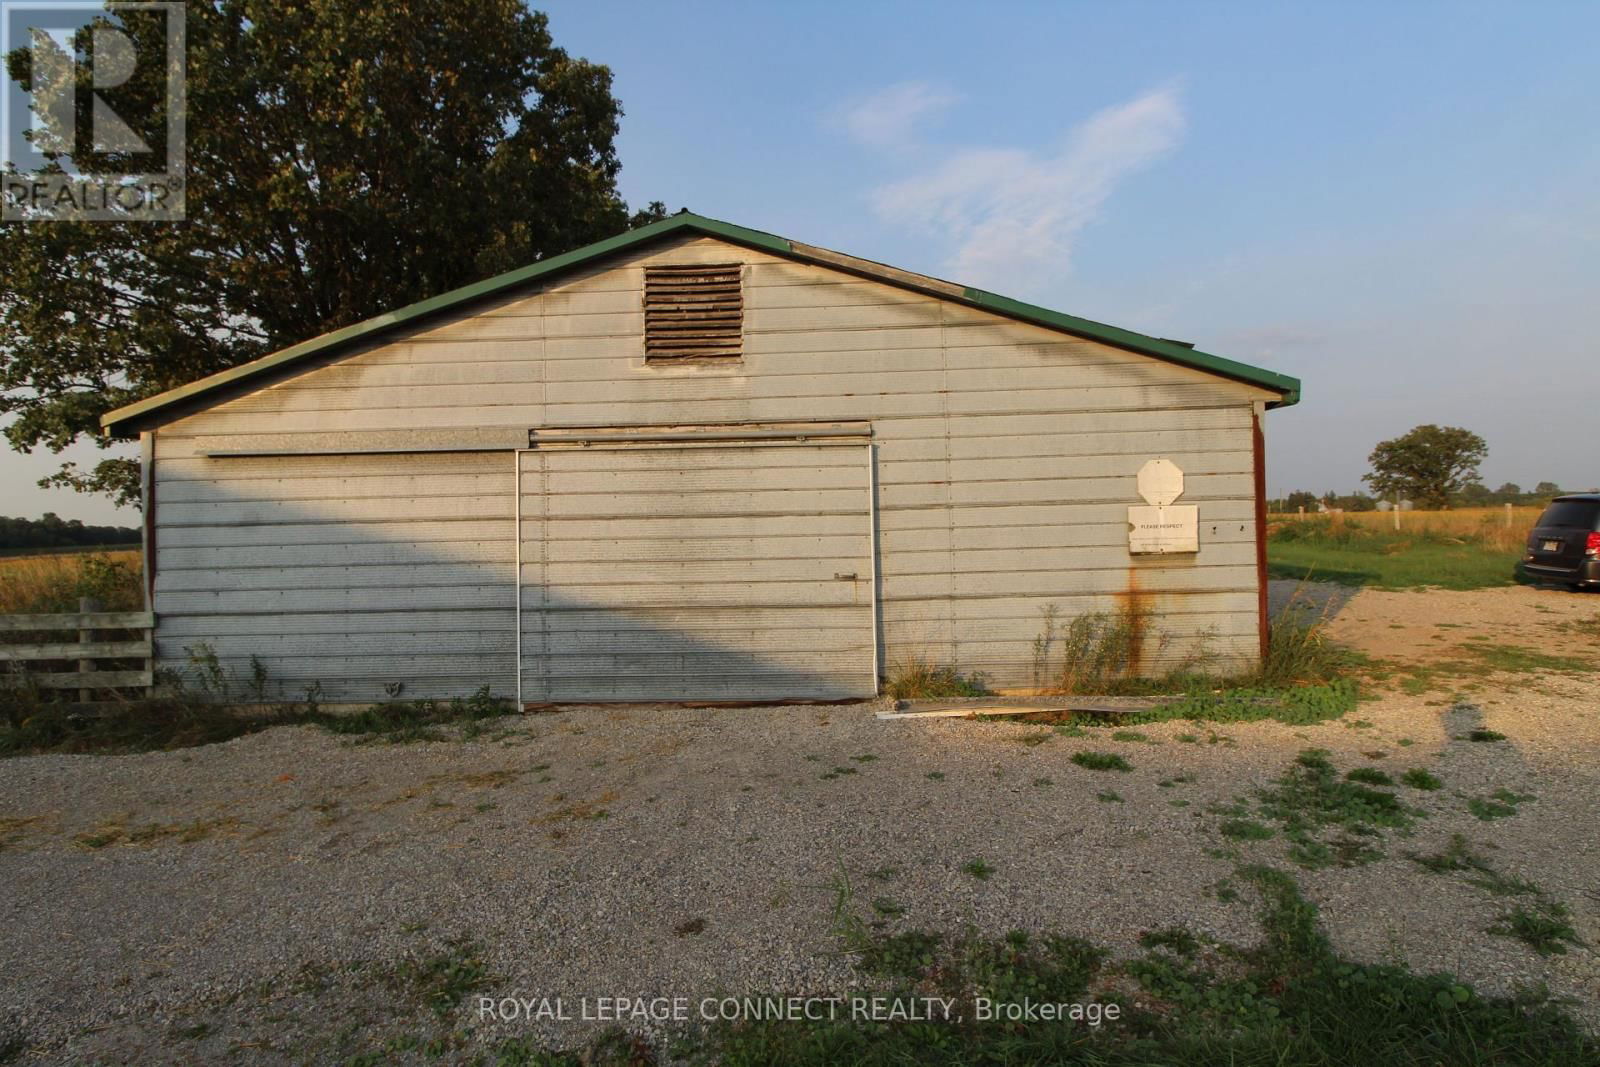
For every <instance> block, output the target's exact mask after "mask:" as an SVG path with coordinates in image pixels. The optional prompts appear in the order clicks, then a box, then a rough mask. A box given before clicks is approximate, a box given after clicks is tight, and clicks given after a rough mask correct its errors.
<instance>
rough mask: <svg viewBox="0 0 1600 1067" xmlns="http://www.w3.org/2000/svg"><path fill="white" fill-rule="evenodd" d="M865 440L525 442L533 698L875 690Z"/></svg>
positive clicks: (528, 668) (525, 592)
mask: <svg viewBox="0 0 1600 1067" xmlns="http://www.w3.org/2000/svg"><path fill="white" fill-rule="evenodd" d="M867 460H868V456H867V448H866V447H865V445H864V444H859V443H851V444H843V445H841V444H834V445H799V444H764V445H719V446H708V445H691V446H678V445H672V446H663V447H655V446H631V447H623V448H605V447H594V448H577V449H552V450H545V451H534V452H525V453H523V454H522V455H521V471H522V474H521V483H522V486H521V495H522V499H521V508H522V519H521V528H522V534H521V536H522V581H521V585H522V594H521V595H522V621H521V626H522V695H523V699H524V700H528V701H558V702H560V701H588V700H594V701H611V700H704V699H728V700H740V699H757V700H770V699H783V698H788V699H808V700H834V699H844V698H849V697H867V696H871V695H873V693H874V691H875V689H876V670H875V658H874V645H873V641H874V635H873V610H872V573H871V567H872V557H871V519H870V514H869V510H870V498H869V486H868V476H869V471H868V467H867Z"/></svg>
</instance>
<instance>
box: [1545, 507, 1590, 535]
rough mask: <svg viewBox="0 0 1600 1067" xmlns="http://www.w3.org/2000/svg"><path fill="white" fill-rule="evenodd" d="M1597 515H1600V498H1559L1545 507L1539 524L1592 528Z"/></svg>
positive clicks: (1581, 528) (1583, 528) (1582, 528)
mask: <svg viewBox="0 0 1600 1067" xmlns="http://www.w3.org/2000/svg"><path fill="white" fill-rule="evenodd" d="M1597 517H1600V500H1557V501H1556V502H1555V503H1554V504H1551V505H1550V506H1549V507H1547V508H1545V509H1544V514H1543V515H1540V516H1539V525H1540V526H1567V527H1574V528H1576V529H1579V530H1592V529H1594V528H1595V521H1594V520H1595V519H1596V518H1597Z"/></svg>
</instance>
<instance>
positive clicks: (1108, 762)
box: [1072, 752, 1133, 772]
mask: <svg viewBox="0 0 1600 1067" xmlns="http://www.w3.org/2000/svg"><path fill="white" fill-rule="evenodd" d="M1072 762H1073V763H1076V764H1077V765H1078V766H1080V767H1083V768H1084V769H1086V770H1091V771H1124V772H1126V771H1131V770H1133V764H1131V763H1129V762H1128V761H1127V760H1125V759H1123V758H1122V757H1121V756H1119V755H1117V754H1116V753H1114V752H1074V753H1073V754H1072Z"/></svg>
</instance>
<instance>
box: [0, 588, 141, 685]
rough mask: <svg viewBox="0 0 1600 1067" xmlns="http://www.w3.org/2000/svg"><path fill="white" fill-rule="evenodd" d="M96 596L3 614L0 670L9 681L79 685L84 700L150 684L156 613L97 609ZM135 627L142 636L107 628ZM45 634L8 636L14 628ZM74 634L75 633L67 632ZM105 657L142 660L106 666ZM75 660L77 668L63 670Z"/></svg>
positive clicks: (1, 617) (17, 630) (0, 623)
mask: <svg viewBox="0 0 1600 1067" xmlns="http://www.w3.org/2000/svg"><path fill="white" fill-rule="evenodd" d="M98 607H99V605H98V604H96V603H95V602H94V601H92V600H88V599H85V600H81V601H79V603H78V608H79V610H78V611H77V612H74V613H71V614H64V615H0V670H3V671H4V672H5V674H6V675H7V676H8V677H7V678H6V681H7V682H10V683H13V684H16V683H21V684H24V685H29V686H33V687H35V688H38V689H57V690H59V689H76V690H77V691H78V702H79V703H84V704H87V703H92V702H94V699H95V693H96V692H97V691H105V690H117V691H122V690H128V689H140V690H148V689H149V688H150V686H151V684H152V683H153V681H154V670H153V668H154V662H153V657H154V655H155V652H154V645H153V644H152V641H151V637H150V631H151V629H152V628H153V627H154V626H155V621H156V620H155V616H154V615H153V614H151V613H150V612H148V611H98V610H95V609H97V608H98ZM108 631H110V632H123V633H126V632H127V631H135V632H137V633H138V636H137V638H134V639H128V638H113V639H106V636H105V635H106V633H107V632H108ZM19 633H20V634H28V635H30V636H31V635H36V634H46V635H49V636H48V638H47V639H46V640H42V641H19V642H15V643H11V642H10V641H8V635H10V634H19ZM67 634H72V635H73V637H72V638H68V637H66V635H67ZM104 660H121V661H124V663H126V661H129V660H138V661H139V662H140V666H139V668H137V669H130V668H128V667H126V666H120V667H110V668H105V667H103V666H102V661H104ZM70 662H75V663H76V664H77V669H76V670H63V669H61V665H62V664H64V663H70Z"/></svg>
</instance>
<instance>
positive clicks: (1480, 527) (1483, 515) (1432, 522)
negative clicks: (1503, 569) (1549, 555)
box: [1268, 507, 1544, 552]
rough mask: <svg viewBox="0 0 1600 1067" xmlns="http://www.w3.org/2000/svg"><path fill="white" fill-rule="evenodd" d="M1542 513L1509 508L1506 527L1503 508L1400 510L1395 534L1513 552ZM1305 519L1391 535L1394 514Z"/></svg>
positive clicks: (1273, 518)
mask: <svg viewBox="0 0 1600 1067" xmlns="http://www.w3.org/2000/svg"><path fill="white" fill-rule="evenodd" d="M1543 510H1544V508H1543V507H1529V508H1512V509H1511V511H1510V515H1511V521H1510V523H1509V524H1507V522H1506V514H1507V512H1506V509H1505V508H1504V507H1497V508H1458V509H1456V510H1453V511H1402V512H1401V513H1400V529H1399V532H1400V533H1401V534H1402V535H1409V536H1433V537H1437V538H1441V539H1442V538H1447V537H1457V538H1460V539H1462V540H1468V541H1475V542H1477V543H1480V544H1482V545H1484V546H1485V547H1486V548H1493V549H1497V550H1500V551H1505V552H1515V551H1517V550H1519V549H1520V548H1521V547H1522V542H1523V540H1524V539H1525V538H1526V537H1527V536H1528V531H1529V530H1530V529H1532V528H1533V523H1534V520H1535V519H1537V518H1538V517H1539V513H1540V512H1542V511H1543ZM1300 519H1301V516H1299V515H1292V514H1282V515H1270V516H1268V521H1269V522H1272V523H1278V522H1295V521H1299V520H1300ZM1305 519H1307V520H1310V519H1318V520H1321V521H1326V522H1328V523H1329V524H1330V525H1331V526H1332V527H1333V528H1334V529H1335V530H1337V529H1338V527H1340V526H1344V525H1349V526H1355V527H1360V528H1361V529H1363V530H1373V531H1382V532H1387V533H1394V532H1395V522H1394V513H1393V512H1390V511H1346V512H1341V513H1339V514H1337V515H1318V516H1312V515H1306V516H1305Z"/></svg>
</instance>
